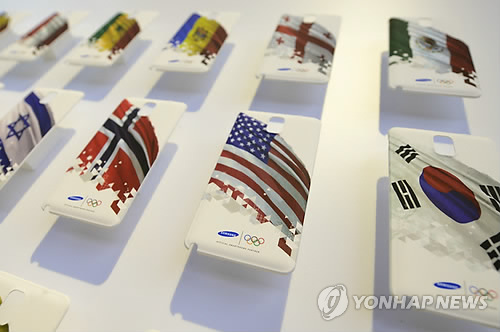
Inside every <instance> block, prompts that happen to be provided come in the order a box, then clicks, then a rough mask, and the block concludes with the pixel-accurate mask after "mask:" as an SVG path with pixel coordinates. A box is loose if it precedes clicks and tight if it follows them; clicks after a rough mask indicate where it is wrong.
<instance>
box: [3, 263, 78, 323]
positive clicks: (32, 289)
mask: <svg viewBox="0 0 500 332" xmlns="http://www.w3.org/2000/svg"><path fill="white" fill-rule="evenodd" d="M15 292H19V293H22V294H23V295H24V297H23V298H22V300H20V301H19V302H18V301H16V303H15V304H10V305H9V300H8V298H9V296H10V295H11V294H14V293H15ZM14 305H16V307H14ZM2 307H3V308H2ZM68 307H69V298H68V297H67V296H66V295H64V294H61V293H59V292H56V291H53V290H50V289H47V288H45V287H42V286H39V285H36V284H34V283H32V282H29V281H26V280H23V279H20V278H18V277H16V276H13V275H11V274H8V273H6V272H2V271H0V319H1V322H0V331H2V332H17V331H33V332H37V331H40V332H42V331H43V332H47V331H55V330H56V329H57V327H58V326H59V324H60V322H61V321H62V319H63V318H64V315H66V311H67V310H68ZM2 309H4V310H5V311H2ZM4 320H6V322H4Z"/></svg>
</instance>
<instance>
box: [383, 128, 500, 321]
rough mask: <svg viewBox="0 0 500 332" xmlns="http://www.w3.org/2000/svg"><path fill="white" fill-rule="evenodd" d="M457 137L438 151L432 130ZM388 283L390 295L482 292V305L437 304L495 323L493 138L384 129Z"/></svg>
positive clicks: (499, 192) (498, 270)
mask: <svg viewBox="0 0 500 332" xmlns="http://www.w3.org/2000/svg"><path fill="white" fill-rule="evenodd" d="M436 136H438V137H439V136H445V137H448V138H451V139H452V140H453V143H454V149H455V155H454V156H446V155H442V154H439V153H438V152H436V151H435V148H434V138H435V137H436ZM389 173H390V182H391V184H390V189H389V190H390V211H391V212H390V218H391V221H390V229H391V242H390V248H391V249H390V285H391V289H392V293H393V294H395V295H400V296H402V295H417V296H423V295H433V296H436V295H445V296H446V295H463V296H485V297H486V302H487V303H488V308H486V309H484V310H463V309H460V310H441V309H436V308H435V307H432V306H430V307H427V309H429V310H432V311H437V312H440V313H443V314H447V315H450V316H454V317H459V318H464V319H468V320H473V321H476V322H480V323H483V324H487V325H491V326H495V327H497V328H498V327H500V298H499V296H498V294H500V255H499V254H500V252H499V250H500V183H499V182H498V178H499V175H500V160H499V156H498V149H497V147H496V146H495V144H494V143H493V141H491V140H489V139H486V138H481V137H474V136H469V135H459V134H448V133H439V132H432V131H425V130H416V129H403V128H393V129H391V130H390V132H389Z"/></svg>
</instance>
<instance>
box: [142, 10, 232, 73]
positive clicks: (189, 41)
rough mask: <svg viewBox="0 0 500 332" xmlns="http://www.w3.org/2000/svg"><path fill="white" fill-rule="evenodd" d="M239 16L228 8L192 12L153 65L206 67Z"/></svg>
mask: <svg viewBox="0 0 500 332" xmlns="http://www.w3.org/2000/svg"><path fill="white" fill-rule="evenodd" d="M239 16H240V15H239V14H238V13H231V12H199V13H197V12H195V13H193V14H192V15H191V16H189V18H188V19H187V20H186V22H184V24H183V25H182V26H181V27H180V29H179V30H178V31H177V32H176V33H175V35H174V36H173V37H172V38H171V39H170V40H169V41H168V43H167V44H166V45H165V47H164V48H163V49H162V51H161V53H160V55H159V56H158V58H157V59H156V60H155V62H154V63H153V65H152V68H154V69H157V70H160V71H185V72H199V73H202V72H207V71H209V70H210V68H211V67H212V65H213V63H214V61H215V59H216V57H217V54H218V53H219V51H220V49H221V48H222V47H223V45H224V42H225V41H226V40H227V38H228V37H229V33H230V32H231V29H232V27H233V25H234V23H235V22H236V21H237V20H238V17H239Z"/></svg>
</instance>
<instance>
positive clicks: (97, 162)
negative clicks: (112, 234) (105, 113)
mask: <svg viewBox="0 0 500 332" xmlns="http://www.w3.org/2000/svg"><path fill="white" fill-rule="evenodd" d="M139 112H140V109H139V108H138V107H136V106H134V105H132V104H131V103H130V102H129V101H128V100H126V99H124V100H123V101H122V102H121V104H120V105H119V106H118V107H117V108H116V110H115V111H114V112H113V114H112V115H111V116H110V117H109V119H108V120H106V122H105V123H104V125H103V126H102V127H101V128H100V129H99V131H98V132H97V134H96V135H95V136H94V137H93V138H92V140H91V141H90V142H89V143H88V144H87V146H86V147H85V149H83V151H82V152H81V153H80V155H79V156H78V159H77V160H78V166H77V167H71V168H69V169H68V172H72V171H75V170H76V171H79V172H80V176H81V177H82V179H84V180H85V181H94V180H97V185H96V188H97V190H99V191H101V190H106V189H110V188H111V189H112V190H113V191H114V192H116V193H117V196H118V199H117V200H115V201H113V203H112V204H111V208H112V209H113V211H114V212H115V213H116V214H118V213H119V212H120V206H119V202H120V201H121V202H122V203H125V201H126V200H127V199H128V198H132V197H134V195H135V193H136V192H137V190H138V189H139V187H140V185H141V183H142V181H143V180H144V177H145V176H146V174H147V173H148V171H149V169H150V168H151V166H152V165H153V163H154V161H155V160H156V157H157V155H158V150H159V146H158V139H157V137H156V134H155V130H154V127H153V125H152V124H151V122H150V120H149V118H148V117H146V116H141V115H140V114H139Z"/></svg>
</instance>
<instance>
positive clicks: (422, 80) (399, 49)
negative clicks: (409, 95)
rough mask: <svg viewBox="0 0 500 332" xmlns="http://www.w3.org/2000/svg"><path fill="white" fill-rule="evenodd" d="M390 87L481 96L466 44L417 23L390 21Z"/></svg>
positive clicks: (399, 20) (398, 20)
mask: <svg viewBox="0 0 500 332" xmlns="http://www.w3.org/2000/svg"><path fill="white" fill-rule="evenodd" d="M389 34H390V42H389V86H390V87H391V88H394V89H395V88H401V89H403V90H408V91H416V92H426V93H435V94H443V95H455V96H463V97H479V96H480V95H481V89H480V86H479V80H478V78H477V73H476V70H475V68H474V64H473V62H472V56H471V53H470V51H469V47H468V46H467V44H465V43H464V42H462V41H461V40H459V39H456V38H453V37H452V36H450V35H447V34H445V33H443V32H441V31H439V30H437V29H434V28H432V27H428V26H423V25H421V24H419V23H418V21H417V20H415V21H405V20H402V19H399V18H391V19H390V21H389Z"/></svg>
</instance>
